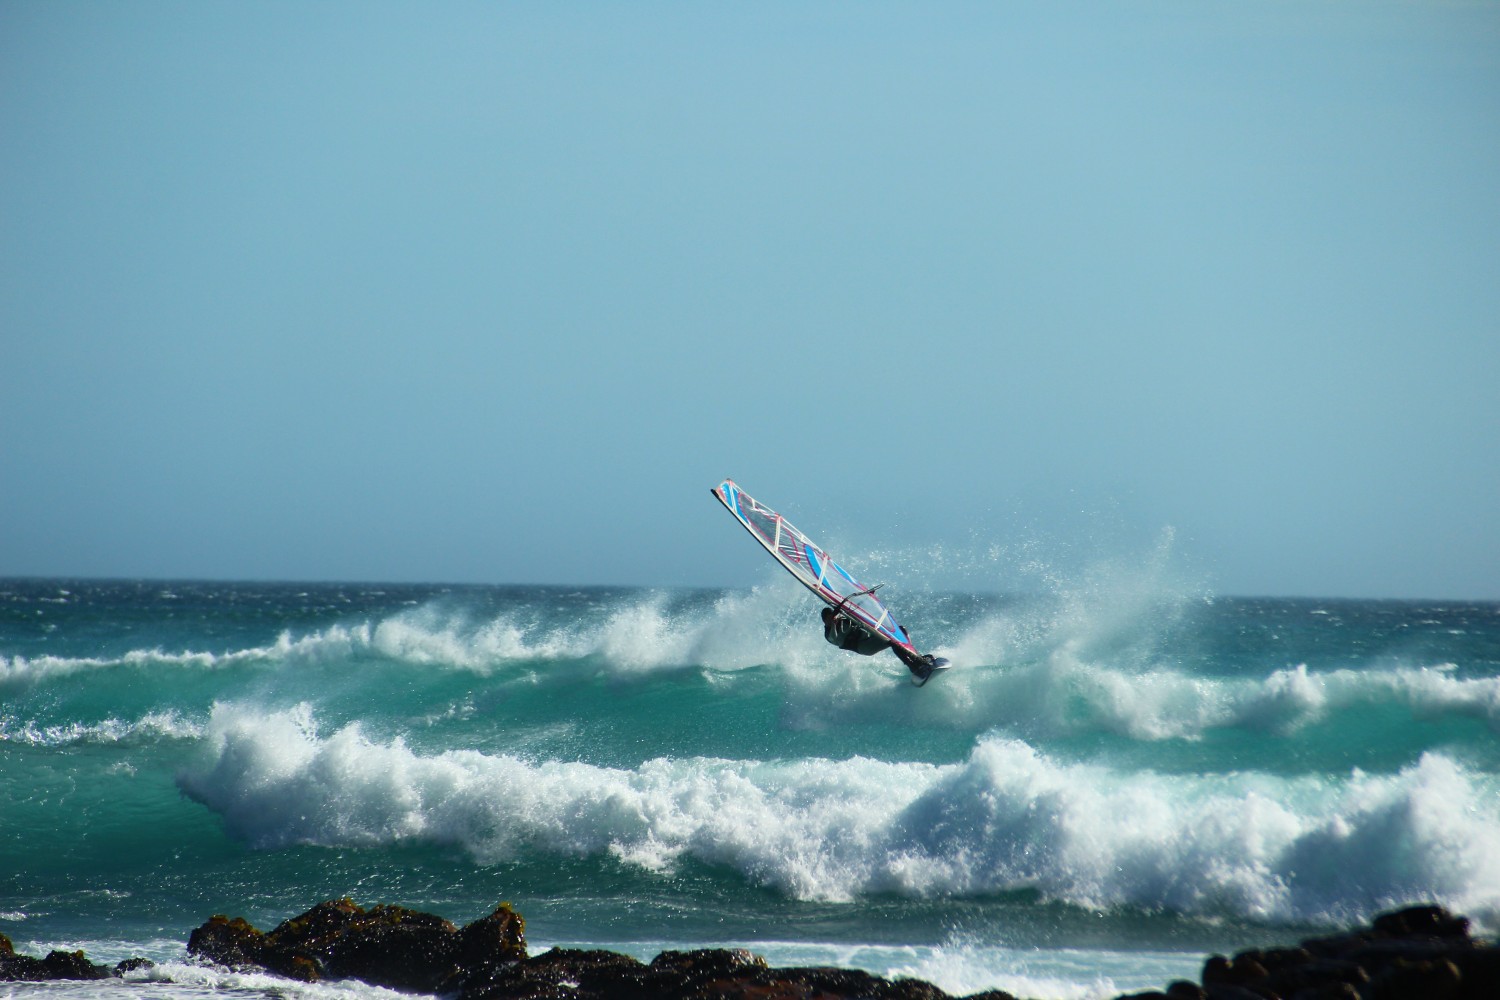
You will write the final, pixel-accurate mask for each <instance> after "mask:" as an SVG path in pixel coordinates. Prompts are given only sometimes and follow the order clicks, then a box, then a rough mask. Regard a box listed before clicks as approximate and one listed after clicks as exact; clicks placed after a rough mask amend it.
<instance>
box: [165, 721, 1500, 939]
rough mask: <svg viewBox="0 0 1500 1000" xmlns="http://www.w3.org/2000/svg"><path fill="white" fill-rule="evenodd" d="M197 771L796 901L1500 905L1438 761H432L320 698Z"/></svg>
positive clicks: (1472, 826) (226, 812)
mask: <svg viewBox="0 0 1500 1000" xmlns="http://www.w3.org/2000/svg"><path fill="white" fill-rule="evenodd" d="M207 743H208V745H209V746H210V747H211V748H212V756H211V759H209V760H208V761H206V762H205V763H204V764H203V765H202V766H200V767H199V768H197V769H194V770H190V771H187V772H184V773H183V774H182V775H180V777H179V784H180V786H181V787H182V789H183V790H184V791H185V792H186V793H187V794H189V795H191V796H192V797H194V798H196V799H197V800H199V801H201V802H203V803H204V804H206V805H207V806H209V807H210V808H212V809H214V810H215V811H216V812H218V813H219V814H220V815H221V816H222V817H223V820H224V822H225V824H226V826H227V828H228V829H229V831H230V832H231V833H232V834H234V835H236V836H238V837H240V838H242V839H244V840H246V841H249V842H250V843H251V844H253V845H256V846H258V847H263V848H274V847H280V846H285V845H291V844H322V845H329V846H335V845H341V846H361V847H375V846H381V845H386V844H393V843H398V842H403V841H424V842H432V843H440V844H450V845H457V846H459V847H461V848H463V849H464V850H466V851H467V852H468V853H469V854H470V855H471V856H473V857H474V858H475V859H476V860H478V861H479V862H481V863H485V862H493V861H497V860H501V859H505V858H512V857H516V856H518V855H521V854H526V853H532V854H558V855H568V856H587V855H600V854H611V855H614V856H616V857H618V858H620V859H622V860H624V861H626V862H628V863H631V864H635V865H639V866H641V867H643V868H645V869H648V870H662V869H665V868H669V867H670V866H671V865H672V864H673V863H674V861H676V860H677V859H679V858H682V857H692V858H696V859H698V860H700V861H703V862H706V863H709V864H712V865H719V866H725V867H728V868H731V869H733V870H737V871H739V872H741V873H742V875H743V876H744V877H745V878H746V879H747V880H749V881H752V882H756V883H760V884H763V885H767V886H770V887H773V888H775V889H777V890H778V891H780V892H783V893H785V894H787V895H789V896H793V897H796V898H799V899H829V900H840V899H851V898H855V897H858V896H861V895H865V894H870V893H896V894H901V895H908V896H917V897H921V896H932V895H955V896H981V895H987V894H993V893H996V892H1002V891H1008V890H1016V889H1025V888H1029V889H1035V890H1037V891H1039V892H1041V893H1042V894H1043V895H1044V896H1045V897H1047V898H1050V899H1057V900H1062V901H1066V902H1069V903H1073V904H1075V905H1079V906H1086V907H1094V908H1108V907H1114V906H1132V907H1142V908H1151V909H1156V908H1164V909H1169V910H1176V911H1180V912H1187V913H1199V914H1225V913H1227V914H1232V915H1236V916H1242V917H1248V918H1253V919H1264V920H1305V921H1313V922H1330V923H1337V922H1344V921H1349V920H1355V919H1364V918H1366V917H1368V916H1370V915H1372V914H1373V913H1375V912H1376V911H1378V910H1379V909H1380V908H1382V907H1388V906H1393V905H1398V904H1401V903H1405V902H1410V901H1414V900H1421V899H1435V900H1437V901H1439V902H1442V903H1444V904H1445V905H1448V906H1450V907H1452V908H1453V909H1455V910H1458V911H1461V912H1465V913H1468V914H1470V915H1472V916H1475V917H1477V918H1479V919H1480V920H1484V921H1490V920H1493V919H1494V918H1495V916H1496V915H1497V914H1500V806H1497V802H1500V796H1497V791H1500V789H1497V788H1496V787H1495V780H1494V778H1493V777H1492V776H1481V775H1475V774H1473V773H1471V772H1469V771H1468V770H1466V769H1465V768H1464V767H1463V766H1461V765H1460V764H1458V763H1456V762H1454V761H1453V760H1451V759H1449V758H1447V757H1445V756H1443V755H1441V754H1436V753H1428V754H1425V755H1423V756H1422V757H1421V759H1420V760H1419V761H1417V762H1415V763H1413V764H1411V765H1410V766H1408V767H1406V768H1404V769H1402V770H1401V771H1399V772H1398V773H1395V774H1387V775H1372V774H1365V773H1362V772H1359V771H1355V772H1352V773H1350V774H1348V775H1346V776H1344V777H1342V778H1337V779H1330V778H1322V777H1311V776H1309V777H1302V778H1293V779H1288V778H1282V777H1276V776H1272V775H1264V774H1255V773H1249V774H1228V775H1217V776H1212V775H1211V776H1181V775H1170V776H1169V775H1158V774H1154V773H1151V772H1122V771H1117V770H1114V769H1110V768H1107V767H1103V766H1091V765H1082V764H1064V763H1059V762H1056V761H1053V760H1050V759H1048V758H1047V757H1045V756H1044V755H1042V754H1040V753H1038V752H1037V751H1036V750H1034V749H1033V748H1031V747H1029V746H1027V745H1026V744H1025V743H1022V742H1019V741H1014V740H1007V739H1001V738H998V737H988V738H985V739H982V740H980V741H979V743H978V744H977V745H976V746H975V747H974V749H973V751H972V752H971V754H970V755H969V757H968V759H967V760H965V761H963V762H961V763H958V764H951V765H942V766H938V765H931V764H920V763H905V762H883V761H876V760H869V759H865V758H858V757H856V758H851V759H849V760H841V761H834V760H820V759H803V760H797V761H791V762H760V761H746V760H740V761H734V760H721V759H714V758H687V759H673V758H657V759H653V760H649V761H646V762H644V763H642V764H641V765H640V766H638V767H636V768H632V769H620V768H607V767H599V766H594V765H590V764H585V763H561V762H542V763H529V762H526V761H523V760H520V759H518V758H515V757H512V756H508V755H488V754H482V753H478V752H475V751H467V750H454V751H449V752H446V753H442V754H437V755H432V756H423V755H421V754H418V753H415V752H413V751H412V750H411V749H409V748H408V747H407V746H406V744H405V743H404V742H403V741H402V740H400V739H399V738H398V739H394V740H392V741H390V742H386V743H379V742H375V741H372V740H370V739H368V738H367V737H366V736H365V735H364V733H363V732H362V731H361V730H360V728H359V727H358V726H357V725H351V726H347V727H345V728H343V729H340V730H338V731H337V732H335V733H333V734H332V735H330V736H326V737H325V736H322V735H320V734H319V732H318V727H317V725H316V720H315V719H314V718H313V715H312V712H311V710H310V709H309V708H307V707H306V706H302V707H299V708H297V709H294V710H289V711H286V712H280V713H275V714H272V715H261V714H259V713H257V712H255V711H252V710H247V709H241V708H236V707H233V706H228V705H220V706H217V707H216V708H215V711H214V713H213V717H212V720H211V722H210V725H209V728H208V738H207Z"/></svg>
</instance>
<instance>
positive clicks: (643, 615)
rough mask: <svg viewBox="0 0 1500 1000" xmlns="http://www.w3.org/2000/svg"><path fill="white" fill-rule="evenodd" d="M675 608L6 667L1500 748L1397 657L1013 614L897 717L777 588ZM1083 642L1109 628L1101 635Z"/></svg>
mask: <svg viewBox="0 0 1500 1000" xmlns="http://www.w3.org/2000/svg"><path fill="white" fill-rule="evenodd" d="M799 596H800V595H797V594H792V595H791V597H793V598H796V597H799ZM669 603H670V602H669V598H668V596H667V595H650V596H647V597H645V598H644V599H640V600H634V601H627V602H619V603H614V604H610V605H607V606H605V607H603V608H601V609H598V610H597V611H596V612H595V614H594V616H593V620H587V621H582V622H580V621H576V620H570V621H566V622H564V623H561V624H559V623H556V622H548V621H545V620H544V617H545V616H542V615H539V614H527V613H525V612H507V613H502V614H498V615H494V616H491V617H489V618H481V619H479V620H475V618H474V617H473V615H472V614H470V613H465V612H462V611H451V610H444V609H441V608H437V607H423V608H417V609H411V610H407V611H402V612H398V613H395V614H392V615H389V616H385V617H382V618H380V619H378V620H372V621H366V622H355V623H341V624H337V625H332V626H328V627H325V628H322V629H317V630H314V631H311V632H309V633H307V634H303V635H294V634H293V633H292V632H290V631H285V632H282V633H281V635H280V636H279V637H278V638H277V639H276V640H275V641H274V642H272V643H269V644H267V645H264V646H253V647H248V648H243V649H232V650H226V651H220V652H210V651H207V650H202V649H198V650H194V649H181V650H169V649H168V650H164V649H162V648H160V647H152V648H143V649H132V650H128V651H126V652H124V653H122V654H120V655H117V656H113V657H107V656H106V657H101V656H79V657H69V656H60V655H43V656H25V655H14V656H9V657H6V656H0V691H5V690H7V689H10V690H17V689H19V688H22V687H31V686H34V685H38V684H47V683H50V682H55V681H60V680H62V679H64V678H69V677H75V678H76V677H80V676H86V675H90V674H98V673H118V672H122V671H123V672H130V671H135V672H137V673H140V674H143V675H150V676H151V677H152V678H154V679H159V678H160V676H161V674H160V671H162V670H183V671H204V670H213V671H230V672H233V671H262V672H265V673H267V674H270V675H276V674H278V673H286V672H289V671H295V670H296V669H297V668H299V667H301V666H305V665H307V664H313V663H325V664H332V665H339V664H342V663H345V662H347V661H350V660H353V659H363V660H368V661H372V662H378V663H380V664H383V665H385V666H387V667H392V666H400V665H403V664H405V665H408V666H411V667H417V668H421V669H423V670H442V671H457V672H462V673H467V674H472V675H475V676H478V677H484V678H490V679H492V680H496V681H501V682H503V681H505V680H506V679H507V678H516V677H522V676H524V677H526V678H528V679H529V680H530V681H531V682H534V683H540V684H549V683H552V684H568V683H572V682H574V681H575V680H576V679H577V678H578V677H579V676H585V675H598V674H603V675H608V676H614V677H619V678H629V677H632V676H639V675H645V674H661V673H670V672H675V671H680V670H684V669H702V670H707V671H710V672H721V673H728V674H733V673H735V672H738V671H743V670H747V669H751V668H767V669H773V670H777V671H779V672H780V673H781V674H782V675H783V679H784V682H785V683H786V685H787V694H786V696H787V698H788V701H789V704H790V705H791V706H792V707H793V708H794V709H795V711H796V712H798V713H800V714H801V715H804V716H806V715H808V714H812V715H816V716H819V717H823V718H848V717H857V718H878V717H881V716H883V715H884V716H887V717H889V721H891V722H900V721H901V720H902V719H907V720H909V721H919V722H922V723H923V724H929V725H940V726H946V727H949V728H956V729H961V730H962V729H968V730H973V731H974V732H976V733H978V732H983V731H985V730H987V729H990V728H993V727H997V726H999V727H1005V728H1006V729H1008V730H1009V731H1011V732H1013V733H1015V734H1016V735H1021V736H1024V737H1026V738H1030V739H1044V738H1050V737H1058V736H1066V735H1070V734H1080V733H1089V732H1103V733H1110V734H1113V735H1116V736H1121V737H1124V738H1127V739H1131V740H1140V741H1152V740H1170V739H1194V738H1198V737H1201V736H1203V735H1204V734H1206V733H1209V732H1212V731H1215V730H1225V729H1244V730H1249V731H1257V732H1261V731H1263V732H1271V733H1278V734H1288V733H1294V732H1296V731H1298V730H1301V729H1304V728H1306V727H1309V726H1312V725H1316V724H1318V723H1320V722H1323V721H1325V720H1326V719H1327V717H1328V716H1329V715H1330V714H1332V713H1336V712H1340V711H1345V710H1349V709H1355V708H1369V707H1380V708H1388V709H1399V710H1401V711H1404V712H1407V713H1409V714H1410V715H1411V716H1412V717H1414V718H1421V719H1425V720H1441V719H1444V718H1448V719H1455V720H1457V719H1464V718H1470V719H1476V720H1479V721H1481V722H1482V723H1483V724H1484V725H1485V726H1486V727H1487V728H1488V729H1489V730H1490V731H1491V732H1494V733H1500V677H1497V676H1493V675H1491V676H1465V675H1464V674H1465V672H1464V671H1463V670H1461V669H1460V668H1459V667H1458V666H1456V665H1455V664H1453V663H1450V662H1427V663H1423V662H1420V661H1417V662H1414V663H1402V662H1399V661H1395V660H1392V659H1391V658H1390V657H1389V656H1385V657H1381V658H1378V659H1377V660H1375V661H1374V662H1371V663H1370V664H1368V665H1362V666H1360V667H1358V668H1353V667H1338V668H1326V667H1324V668H1318V669H1311V668H1309V666H1308V665H1307V664H1305V663H1285V664H1281V665H1274V666H1273V665H1271V664H1270V663H1267V664H1266V665H1265V667H1263V668H1262V670H1261V671H1260V672H1259V673H1258V674H1255V675H1249V676H1246V675H1244V674H1243V673H1242V674H1241V675H1239V676H1214V675H1205V674H1203V673H1201V672H1191V671H1189V670H1187V669H1183V668H1179V667H1178V666H1176V665H1175V664H1173V663H1172V662H1170V660H1169V658H1167V657H1164V656H1159V655H1156V654H1155V652H1154V651H1153V650H1152V649H1151V648H1150V646H1149V644H1147V643H1141V642H1137V643H1136V644H1135V645H1129V646H1127V647H1126V648H1125V649H1124V651H1123V652H1122V650H1121V648H1119V647H1118V646H1111V645H1110V644H1109V643H1107V642H1104V643H1101V641H1100V640H1099V637H1098V635H1097V632H1092V633H1090V634H1089V635H1087V636H1085V635H1083V634H1082V633H1075V632H1074V631H1072V630H1071V629H1072V628H1073V627H1074V626H1072V625H1058V624H1055V623H1054V624H1053V625H1051V626H1050V627H1049V629H1048V630H1047V633H1046V635H1045V636H1043V637H1040V638H1038V637H1035V636H1033V637H1030V638H1027V639H1024V640H1023V639H1019V638H1017V631H1018V628H1017V625H1016V623H1015V620H1014V619H1013V618H1010V617H1007V616H1005V615H990V616H987V617H984V618H981V619H980V620H979V621H977V622H975V623H974V624H972V625H970V626H969V627H968V628H967V629H966V630H965V631H963V632H961V633H959V634H958V635H957V636H956V638H955V639H954V640H953V641H952V642H949V643H947V644H944V645H940V646H937V647H935V648H936V649H937V651H938V652H940V653H944V654H945V655H949V656H952V657H953V658H954V660H955V662H956V663H957V664H958V665H959V667H960V668H961V669H960V670H956V671H954V672H953V673H951V674H950V675H948V676H947V677H945V678H944V681H945V683H944V684H943V685H942V688H941V689H934V690H933V691H931V692H929V693H928V695H927V697H926V698H925V699H924V700H923V701H922V702H921V703H911V702H896V701H893V700H892V699H890V698H889V697H888V690H887V685H886V683H885V680H886V679H887V678H886V677H885V676H884V675H885V674H886V673H889V674H891V675H893V676H895V675H898V674H899V672H900V669H899V666H898V665H897V664H896V662H895V660H894V659H890V658H888V657H878V658H875V659H873V660H866V659H864V658H853V657H847V656H843V655H841V654H839V653H837V652H836V651H830V650H829V649H828V647H826V645H824V644H823V643H822V642H821V639H820V638H819V637H818V635H817V633H816V630H815V629H814V628H812V627H811V626H810V625H809V624H808V623H807V622H804V621H803V619H804V618H807V615H806V614H805V613H804V612H805V610H806V609H805V606H804V604H803V603H798V602H796V601H789V600H788V595H787V594H786V593H785V592H784V591H783V590H781V589H780V588H770V589H768V590H767V591H761V590H757V591H753V592H749V593H746V594H733V595H727V596H725V597H722V598H719V599H718V600H716V601H715V602H714V603H713V604H712V606H711V608H709V609H708V610H706V611H697V612H695V613H692V614H683V613H681V612H679V611H678V610H676V609H673V608H672V607H670V606H669ZM1077 627H1078V628H1085V626H1077ZM1086 628H1088V629H1097V622H1091V623H1088V625H1087V626H1086ZM882 668H888V669H887V670H885V671H884V672H882ZM206 708H207V706H204V711H205V713H206ZM191 724H192V723H189V725H191ZM32 732H33V735H32V736H28V737H26V738H27V739H31V740H35V739H37V738H39V737H37V736H36V735H35V731H34V727H33V730H32ZM17 733H18V730H17V722H16V720H14V719H8V718H7V717H5V716H4V715H3V714H0V740H5V739H16V738H19V737H18V735H17ZM46 738H48V739H53V738H55V737H46Z"/></svg>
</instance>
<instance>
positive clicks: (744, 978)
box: [0, 899, 1500, 1000]
mask: <svg viewBox="0 0 1500 1000" xmlns="http://www.w3.org/2000/svg"><path fill="white" fill-rule="evenodd" d="M187 949H188V954H189V955H190V956H192V957H194V958H195V959H197V960H199V961H203V962H207V963H212V964H214V965H220V966H226V967H230V968H237V969H260V970H265V971H267V972H271V973H274V974H277V975H281V976H285V977H288V978H290V979H296V980H300V981H302V982H317V981H320V980H324V979H358V980H361V981H363V982H366V983H370V984H372V985H376V986H385V987H389V988H391V989H396V990H405V991H409V992H418V993H441V994H444V995H447V996H452V997H457V998H458V1000H563V998H568V1000H856V998H858V1000H954V998H952V997H951V996H950V995H949V994H948V993H945V992H944V991H942V990H941V989H939V988H938V987H936V986H934V985H932V984H931V983H927V982H924V981H922V980H919V979H896V980H888V979H884V978H881V977H879V976H874V975H871V974H869V973H866V972H860V971H857V970H851V969H837V968H772V967H770V966H769V965H767V963H766V961H765V959H764V958H761V957H760V956H758V955H755V954H753V953H751V952H749V951H745V950H743V949H722V948H710V949H703V950H699V951H665V952H662V953H661V954H660V955H658V956H657V957H656V958H655V959H654V960H652V961H651V962H650V963H645V962H640V961H638V960H636V959H634V958H631V957H630V956H627V955H620V954H616V953H614V952H609V951H591V950H579V949H569V948H554V949H552V950H549V951H546V952H543V953H542V954H540V955H535V956H533V955H530V954H529V953H528V952H527V950H526V930H525V921H524V920H523V919H522V918H521V916H520V914H518V913H516V912H515V911H514V910H512V909H511V908H510V906H509V905H508V904H502V905H501V906H500V907H498V908H497V909H496V910H495V911H494V912H493V913H491V914H490V915H489V916H487V917H484V918H482V919H480V920H476V921H474V922H473V923H470V924H467V925H465V926H463V927H459V926H457V925H455V924H453V923H451V922H450V921H448V920H445V919H443V918H442V917H439V916H435V915H434V914H431V913H422V912H420V911H417V910H409V909H405V908H403V907H399V906H384V905H381V906H373V907H370V908H368V909H366V908H364V907H361V906H359V905H357V904H356V903H354V902H353V901H352V900H349V899H339V900H329V901H327V902H323V903H319V904H318V905H317V906H314V907H313V908H312V909H310V910H308V911H307V912H306V913H303V914H301V915H300V916H297V917H293V918H292V919H290V920H287V921H284V922H283V923H281V924H279V925H278V926H277V927H276V928H274V929H273V930H271V931H261V930H258V929H256V928H255V927H253V926H251V925H250V924H249V923H248V922H247V921H245V920H244V919H243V918H240V917H234V918H230V917H226V916H214V917H212V918H210V919H209V920H208V921H207V922H206V923H204V924H203V925H202V926H201V927H199V928H198V929H197V930H195V931H193V933H192V936H191V937H190V938H189V939H188V946H187ZM150 964H151V963H149V962H147V961H146V960H145V959H131V960H129V961H126V962H121V963H120V964H119V965H116V966H113V967H111V966H104V965H96V964H94V963H92V962H90V961H89V960H88V958H87V957H86V956H85V955H84V953H83V952H81V951H79V952H60V951H54V952H52V953H51V954H49V955H47V956H46V957H45V958H33V957H31V956H29V955H18V954H16V952H15V949H14V947H13V946H12V944H11V942H10V939H9V938H7V937H5V935H3V934H0V981H4V980H9V981H43V980H59V979H74V980H77V979H108V978H111V977H118V976H123V975H124V974H126V973H128V972H131V971H133V970H136V969H140V968H142V967H148V966H150ZM1496 997H1500V947H1497V945H1496V943H1495V942H1494V941H1490V940H1483V939H1477V938H1474V937H1473V936H1471V935H1470V933H1469V921H1468V919H1467V918H1465V917H1461V916H1454V915H1453V914H1450V913H1448V912H1447V911H1446V910H1444V909H1442V908H1440V907H1436V906H1418V907H1411V908H1408V909H1404V910H1399V911H1394V912H1391V913H1385V914H1382V915H1381V916H1379V917H1376V918H1375V920H1374V921H1373V922H1372V923H1371V924H1370V925H1369V926H1365V927H1360V928H1356V929H1354V930H1351V931H1348V932H1345V933H1342V934H1337V935H1332V936H1328V937H1316V938H1308V939H1306V940H1304V941H1302V942H1301V943H1300V944H1298V945H1294V946H1290V947H1285V948H1273V949H1256V950H1251V951H1243V952H1240V953H1238V954H1236V955H1234V956H1232V957H1230V956H1224V955H1213V956H1210V957H1209V958H1208V960H1207V961H1206V962H1205V963H1204V966H1203V973H1202V976H1201V981H1200V982H1196V983H1193V982H1188V981H1185V980H1184V981H1179V982H1174V983H1171V984H1169V985H1167V986H1165V987H1164V988H1163V989H1162V990H1161V991H1148V992H1145V993H1134V994H1129V995H1128V997H1122V998H1120V1000H1493V998H1496ZM965 1000H1015V998H1014V997H1012V996H1011V995H1010V994H1008V993H1005V992H1004V991H1001V990H989V991H986V992H983V993H976V994H972V995H970V996H969V997H968V998H965Z"/></svg>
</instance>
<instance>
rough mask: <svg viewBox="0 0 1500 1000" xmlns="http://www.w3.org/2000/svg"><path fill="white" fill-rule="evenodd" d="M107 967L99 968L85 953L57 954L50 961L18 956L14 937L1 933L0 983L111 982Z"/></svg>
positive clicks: (111, 970) (111, 971)
mask: <svg viewBox="0 0 1500 1000" xmlns="http://www.w3.org/2000/svg"><path fill="white" fill-rule="evenodd" d="M114 975H116V973H115V971H114V970H113V969H111V968H109V967H108V966H106V965H95V964H94V963H93V962H90V961H89V960H88V958H87V957H85V956H84V954H83V952H81V951H53V952H49V953H48V955H47V957H46V958H33V957H32V956H30V955H18V954H16V947H15V945H14V944H12V943H11V940H10V938H8V937H6V936H5V935H4V934H0V981H5V982H29V983H37V982H46V981H48V980H53V979H109V978H110V977H112V976H114Z"/></svg>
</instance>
